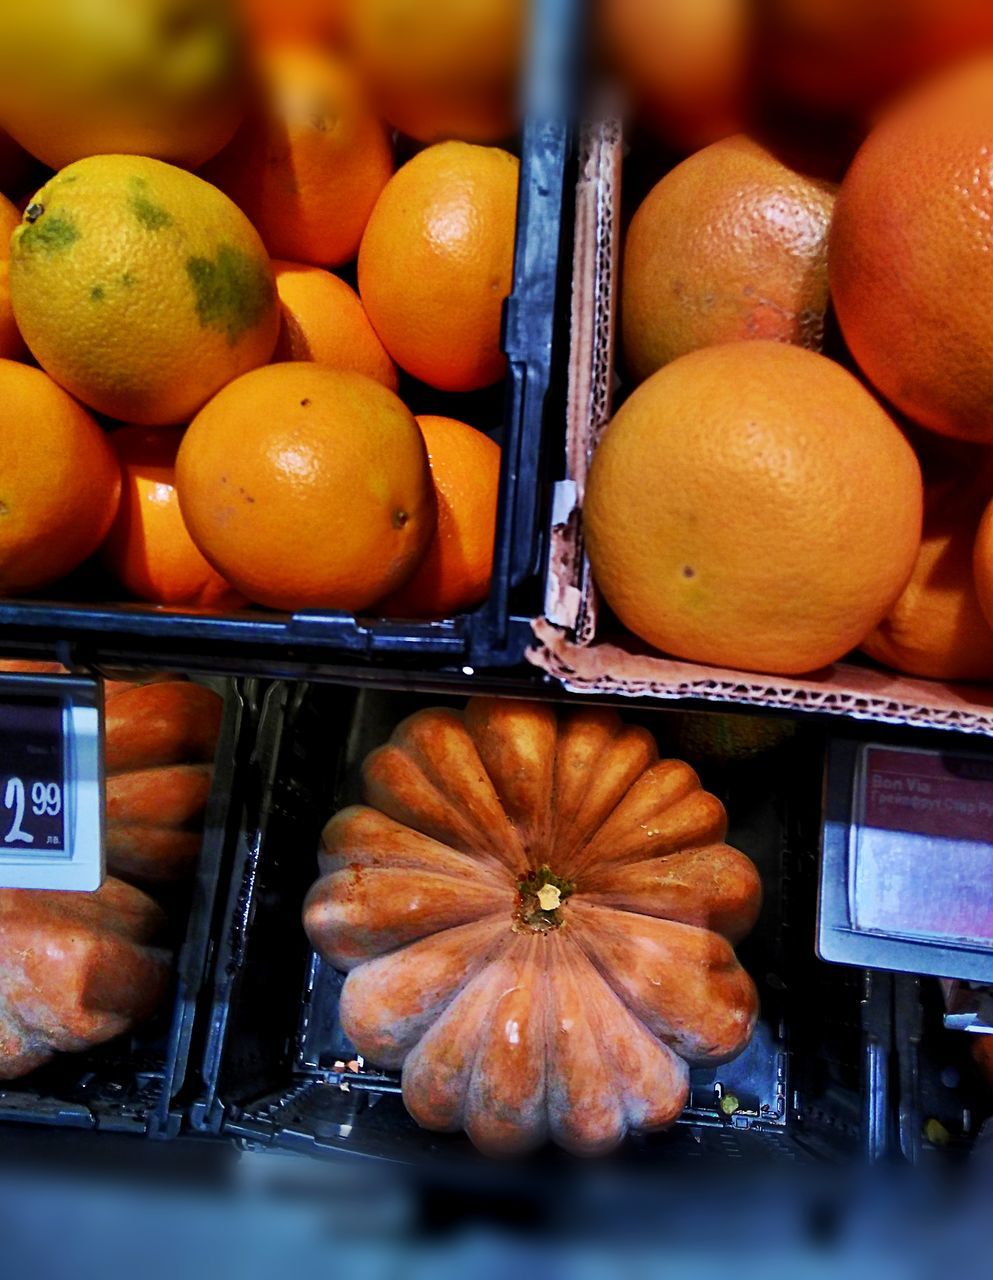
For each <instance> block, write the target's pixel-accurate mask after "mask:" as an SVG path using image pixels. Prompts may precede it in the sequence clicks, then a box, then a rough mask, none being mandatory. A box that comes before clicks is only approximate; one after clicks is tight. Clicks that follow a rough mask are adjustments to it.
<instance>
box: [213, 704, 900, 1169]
mask: <svg viewBox="0 0 993 1280" xmlns="http://www.w3.org/2000/svg"><path fill="white" fill-rule="evenodd" d="M442 701H447V702H448V703H449V704H451V705H456V706H459V705H461V700H455V699H451V698H449V699H439V698H437V697H431V698H426V697H425V696H424V695H423V694H417V693H386V692H383V691H381V690H372V689H363V690H356V689H334V688H332V687H330V686H323V685H314V686H311V687H310V688H309V689H308V688H306V687H302V686H301V687H297V688H296V689H291V688H290V687H289V686H286V685H279V684H277V685H274V686H272V688H271V689H270V691H269V693H268V695H267V700H266V704H265V707H264V709H263V713H262V720H261V724H260V732H259V740H258V745H257V748H256V751H255V753H254V755H253V759H252V765H251V776H250V779H249V781H248V783H247V785H246V795H247V796H250V797H258V804H257V814H258V826H257V828H255V827H253V819H252V815H251V814H249V813H246V821H245V831H244V833H243V835H242V837H241V840H240V850H241V852H240V870H239V867H238V866H236V867H235V870H234V875H233V882H232V885H231V889H230V894H229V900H228V907H227V914H226V918H225V922H224V928H223V930H222V935H221V938H220V942H219V950H218V957H217V966H216V978H215V990H214V1003H213V1009H212V1015H211V1034H210V1043H209V1051H208V1055H207V1061H206V1062H205V1066H204V1071H203V1075H204V1079H205V1081H206V1082H207V1091H206V1094H205V1096H204V1098H203V1099H201V1100H200V1101H199V1102H198V1103H197V1105H196V1107H195V1108H194V1117H195V1123H196V1125H197V1127H199V1128H201V1129H204V1130H207V1131H210V1132H214V1133H225V1134H227V1135H229V1136H230V1137H234V1138H237V1139H239V1140H241V1141H244V1142H248V1143H251V1144H261V1145H263V1146H271V1147H277V1148H282V1149H287V1150H296V1151H305V1152H308V1153H309V1154H312V1155H324V1156H334V1155H347V1154H354V1155H360V1156H366V1157H374V1158H380V1159H388V1160H392V1161H398V1162H401V1163H416V1164H418V1165H420V1164H423V1163H424V1162H425V1161H428V1162H433V1161H437V1162H439V1163H440V1164H442V1165H444V1164H445V1163H446V1162H458V1163H459V1164H460V1165H461V1164H462V1163H463V1162H464V1163H465V1164H466V1166H467V1167H477V1166H479V1165H481V1164H483V1163H485V1162H484V1161H483V1159H482V1157H478V1156H476V1154H475V1153H474V1151H473V1150H472V1148H471V1146H470V1144H469V1142H468V1140H467V1139H466V1138H464V1137H463V1136H461V1135H458V1136H450V1135H439V1134H434V1133H429V1132H426V1131H424V1130H422V1129H420V1128H418V1126H417V1125H416V1124H415V1123H414V1122H413V1120H411V1119H410V1118H409V1117H408V1115H407V1113H406V1111H405V1110H404V1108H403V1105H402V1101H401V1099H400V1097H399V1096H398V1094H399V1081H398V1078H397V1076H396V1074H395V1073H392V1072H381V1071H379V1070H378V1069H377V1068H376V1066H375V1064H373V1063H367V1062H362V1061H361V1060H360V1059H359V1058H358V1056H357V1055H356V1053H355V1050H354V1048H353V1046H352V1045H351V1044H350V1043H349V1042H348V1040H347V1038H346V1037H345V1035H344V1033H343V1031H342V1028H341V1025H340V1022H339V1018H338V1004H339V994H340V990H341V986H342V983H343V981H344V979H343V976H342V975H341V974H340V973H338V972H337V971H335V970H334V969H333V968H332V967H331V966H329V965H328V964H326V963H325V962H324V961H323V960H322V959H321V958H320V957H319V956H317V955H316V953H314V952H313V951H312V950H311V949H310V947H309V944H308V942H307V939H306V937H305V935H304V933H303V929H302V927H301V923H300V912H301V907H302V903H303V898H304V896H305V894H306V892H307V890H308V888H309V887H310V884H311V883H312V882H313V879H314V877H315V874H316V863H315V850H316V848H317V844H318V840H319V837H320V832H321V829H322V827H323V825H324V823H325V821H326V820H327V818H329V817H330V816H331V814H332V813H333V812H334V811H335V810H336V809H337V808H338V807H340V806H341V805H344V804H347V803H350V802H353V801H354V800H355V799H356V798H357V797H358V794H359V790H358V772H359V767H360V765H361V762H362V760H363V759H364V757H365V755H366V754H367V752H368V751H369V750H371V749H372V748H373V747H375V746H378V745H380V744H381V743H382V742H384V741H385V740H386V739H387V738H388V737H389V735H390V733H391V732H392V730H393V728H394V727H395V725H396V724H397V723H398V722H399V721H400V720H401V719H403V718H404V717H405V716H406V715H409V714H411V713H412V712H413V711H415V710H418V709H420V708H422V707H423V706H425V705H428V704H429V703H438V702H442ZM666 717H667V713H666V712H664V711H658V710H655V709H647V710H644V711H643V712H641V714H640V715H639V714H635V715H634V716H633V717H632V718H633V719H635V720H640V722H641V723H643V724H644V725H645V726H646V727H648V728H650V729H652V730H653V731H654V732H656V733H657V734H658V733H661V732H662V731H663V729H664V726H665V723H666ZM823 756H824V741H823V737H822V735H821V734H820V733H819V732H818V731H817V730H816V729H814V728H813V726H807V727H806V730H805V731H804V732H803V733H801V734H799V735H798V736H797V737H796V738H794V739H792V740H791V741H790V742H789V743H788V744H786V747H785V748H784V749H780V750H778V751H776V752H774V753H773V754H771V755H770V756H768V757H766V758H760V759H758V760H755V761H750V762H744V763H739V764H735V765H733V766H729V767H721V768H714V769H711V770H709V771H708V770H707V769H706V768H703V767H701V770H700V772H701V778H702V781H703V784H704V786H705V787H707V788H708V789H709V790H712V791H714V792H715V794H717V795H718V796H719V797H720V798H721V799H722V801H723V802H724V803H725V806H726V808H727V809H728V811H729V813H730V816H731V825H730V829H729V834H728V840H729V842H730V843H731V844H733V845H736V846H737V847H739V848H741V849H742V850H743V851H744V852H745V853H747V854H748V855H749V856H750V857H752V859H753V860H754V861H755V862H756V864H757V865H758V866H759V869H760V871H761V874H762V878H763V885H764V893H765V903H764V907H763V911H762V914H761V916H760V919H759V923H758V925H757V926H756V928H755V930H754V931H753V934H752V936H751V937H750V938H749V939H748V940H747V941H746V942H745V943H743V944H742V945H741V946H740V947H739V955H740V957H741V959H742V963H743V964H744V965H745V967H746V968H747V969H748V971H749V972H750V973H751V974H752V976H753V978H754V979H755V980H756V982H757V984H758V987H759V991H760V997H761V1002H762V1013H761V1016H760V1021H759V1025H758V1027H757V1030H756V1034H755V1036H754V1038H753V1040H752V1042H751V1044H750V1046H749V1047H748V1048H747V1049H746V1050H745V1051H744V1052H743V1053H742V1054H741V1055H739V1057H738V1058H736V1059H734V1060H733V1061H732V1062H730V1063H726V1064H723V1065H722V1066H719V1067H715V1068H713V1067H712V1068H701V1069H695V1070H693V1071H692V1073H691V1096H690V1102H689V1106H688V1108H687V1110H686V1112H685V1114H684V1115H683V1117H682V1118H681V1119H680V1121H679V1122H678V1124H677V1126H676V1127H675V1128H674V1129H673V1130H672V1131H670V1132H669V1133H666V1134H660V1135H651V1136H640V1137H637V1138H629V1139H628V1140H627V1142H626V1143H625V1144H624V1147H623V1149H622V1153H621V1158H622V1159H623V1160H624V1161H627V1160H628V1159H633V1160H635V1161H637V1160H640V1159H643V1158H644V1159H647V1158H649V1157H651V1158H653V1159H657V1160H659V1161H666V1160H667V1159H668V1158H669V1156H668V1153H669V1152H670V1151H675V1150H677V1149H680V1148H681V1144H683V1143H684V1141H685V1138H684V1137H683V1135H684V1134H686V1133H689V1134H690V1135H692V1136H691V1141H692V1143H693V1144H694V1150H695V1151H697V1152H699V1151H700V1150H701V1147H700V1145H699V1144H701V1143H703V1144H704V1146H705V1148H706V1150H708V1151H710V1152H711V1153H713V1152H714V1151H717V1150H723V1149H724V1147H723V1146H722V1142H723V1141H724V1136H726V1137H728V1138H730V1137H731V1136H732V1135H733V1136H734V1139H735V1141H734V1142H733V1143H732V1145H736V1144H737V1148H738V1149H740V1143H739V1142H738V1139H741V1140H745V1139H749V1140H751V1139H754V1143H758V1146H755V1145H754V1143H753V1144H752V1145H751V1146H750V1149H752V1150H756V1151H757V1150H758V1149H759V1148H760V1147H761V1145H762V1144H761V1142H760V1139H761V1140H762V1141H767V1142H768V1143H772V1144H775V1145H776V1146H777V1149H783V1150H785V1149H788V1150H789V1152H790V1154H791V1156H793V1157H796V1158H802V1159H821V1160H837V1159H852V1158H859V1156H860V1155H861V1154H862V1151H863V1148H864V1141H863V1134H862V1127H861V1116H862V1097H861V1090H862V1078H861V1070H862V1066H863V1042H862V1035H861V1027H860V1021H859V994H860V989H861V988H860V986H859V977H860V975H859V973H858V972H857V971H850V970H846V969H840V968H838V967H836V966H829V965H825V964H822V963H821V962H820V961H818V960H817V959H816V957H815V956H814V954H813V946H812V939H813V922H814V913H815V895H816V857H817V835H818V832H819V805H820V775H821V771H822V768H823ZM829 1009H831V1010H836V1012H835V1013H834V1014H831V1013H828V1012H826V1011H827V1010H829ZM349 1064H352V1065H351V1066H350V1065H349ZM886 1105H887V1100H886V1098H885V1097H883V1098H880V1099H877V1106H880V1107H883V1108H885V1106H886ZM704 1134H710V1135H711V1136H710V1137H706V1138H705V1137H703V1136H702V1135H704ZM722 1135H723V1136H722ZM746 1145H748V1144H747V1143H746ZM569 1159H570V1157H566V1156H563V1155H562V1153H558V1152H554V1151H543V1152H540V1153H538V1154H537V1155H536V1156H534V1157H531V1158H530V1159H529V1161H528V1162H526V1163H527V1164H528V1165H529V1167H530V1166H533V1167H535V1168H539V1167H545V1166H546V1165H548V1164H549V1162H553V1163H555V1165H556V1167H558V1166H559V1165H560V1164H562V1162H566V1163H567V1162H568V1160H569Z"/></svg>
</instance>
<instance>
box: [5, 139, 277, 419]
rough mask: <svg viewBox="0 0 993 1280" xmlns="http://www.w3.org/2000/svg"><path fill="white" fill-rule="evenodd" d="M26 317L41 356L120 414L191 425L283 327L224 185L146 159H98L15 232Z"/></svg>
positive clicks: (261, 262) (41, 199)
mask: <svg viewBox="0 0 993 1280" xmlns="http://www.w3.org/2000/svg"><path fill="white" fill-rule="evenodd" d="M10 296H11V301H12V303H13V306H14V315H15V316H16V318H17V324H18V327H19V329H20V331H21V334H22V335H23V337H24V340H25V342H26V343H27V344H28V347H29V348H30V350H31V353H32V355H34V356H35V358H36V359H37V360H38V362H39V364H41V365H42V366H43V368H45V369H46V370H47V371H48V372H49V373H50V374H51V375H52V377H53V378H55V380H56V381H57V382H60V383H61V384H62V385H63V386H64V387H65V388H66V390H67V391H71V392H72V394H73V395H74V396H76V397H78V399H80V400H82V401H83V403H84V404H87V405H89V406H90V407H91V408H93V409H97V410H99V411H100V412H101V413H106V414H109V415H110V416H111V417H113V418H120V419H121V420H122V421H125V422H135V423H138V424H141V425H151V426H159V425H164V424H168V423H176V422H185V421H187V420H188V419H189V417H190V416H191V415H192V414H194V413H195V412H196V411H197V409H199V408H200V406H201V405H202V404H203V403H204V401H206V400H207V399H208V398H209V397H210V396H211V395H213V393H214V392H215V391H217V390H218V388H220V387H222V386H223V385H224V384H225V383H226V382H229V381H230V380H231V379H232V378H234V377H237V376H238V374H239V373H244V372H245V371H246V370H248V369H252V368H254V367H255V366H256V365H260V364H264V363H265V362H266V361H267V360H268V359H269V357H270V355H271V354H272V349H273V347H274V346H275V343H276V336H277V333H278V331H279V301H278V299H277V297H276V289H275V285H274V284H273V280H272V272H271V270H270V267H269V257H268V255H267V254H266V251H265V247H264V245H263V244H262V242H261V240H260V239H259V237H258V235H257V234H256V232H255V230H254V228H253V227H252V225H251V224H250V223H249V222H248V220H247V219H246V217H245V215H244V214H243V213H241V212H240V211H239V210H238V209H236V208H235V206H234V205H233V204H232V203H231V201H230V200H228V198H227V196H225V195H223V194H222V193H221V192H220V191H218V190H217V188H216V187H212V186H211V185H210V184H209V183H207V182H204V181H203V179H202V178H197V177H195V176H194V175H193V174H192V173H187V172H186V171H185V170H183V169H177V168H174V167H173V166H172V165H168V164H163V163H162V162H161V161H160V160H148V159H146V158H145V157H143V156H91V157H90V158H89V159H87V160H79V161H77V162H76V164H73V165H70V166H69V167H68V168H66V169H63V170H62V171H61V172H60V173H57V174H56V175H55V177H54V178H52V179H51V181H50V182H48V183H46V184H45V186H44V187H42V189H41V190H40V191H39V192H37V194H36V195H35V196H34V199H33V200H32V202H31V203H30V204H29V205H28V208H27V210H26V212H25V215H24V221H23V223H22V224H21V226H20V227H19V228H18V229H17V230H16V231H15V232H14V237H13V241H12V243H11V258H10Z"/></svg>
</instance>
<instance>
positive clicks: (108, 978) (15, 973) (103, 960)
mask: <svg viewBox="0 0 993 1280" xmlns="http://www.w3.org/2000/svg"><path fill="white" fill-rule="evenodd" d="M164 926H165V916H164V914H163V912H162V910H161V908H160V907H159V906H157V904H156V903H155V902H153V901H152V899H151V898H149V897H147V896H146V895H145V894H144V893H142V892H141V890H139V889H136V888H134V887H133V886H132V885H129V884H125V883H124V882H123V881H121V880H115V879H113V878H108V879H107V880H105V881H104V883H103V885H102V886H101V887H100V888H99V889H98V890H97V891H96V892H95V893H56V892H51V891H49V890H43V889H0V1079H3V1080H12V1079H15V1078H16V1077H17V1076H22V1075H25V1074H27V1072H29V1071H32V1070H34V1068H35V1067H38V1066H40V1065H41V1064H42V1063H44V1062H47V1061H48V1060H49V1059H50V1058H52V1057H54V1056H55V1054H56V1053H58V1052H60V1051H64V1050H80V1049H87V1048H91V1047H92V1046H94V1045H98V1044H101V1043H103V1042H104V1041H105V1040H111V1039H113V1038H114V1037H115V1036H119V1035H122V1034H123V1033H124V1032H125V1031H128V1030H129V1029H130V1028H131V1027H133V1026H134V1025H135V1024H136V1023H139V1022H141V1021H143V1020H144V1019H146V1018H147V1017H148V1016H149V1015H150V1014H151V1013H152V1012H153V1011H154V1010H155V1008H156V1006H157V1005H158V1004H159V1003H160V1001H161V1000H162V998H163V996H164V995H165V993H166V990H167V988H168V983H169V959H170V957H169V955H168V953H167V952H166V951H163V950H161V949H160V948H159V947H156V946H155V945H154V943H155V941H156V939H157V938H158V937H159V936H160V934H161V933H162V931H163V929H164Z"/></svg>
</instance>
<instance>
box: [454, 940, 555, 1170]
mask: <svg viewBox="0 0 993 1280" xmlns="http://www.w3.org/2000/svg"><path fill="white" fill-rule="evenodd" d="M545 951H546V939H545V938H544V937H542V936H541V935H539V934H534V933H529V934H526V935H525V934H518V935H515V936H514V940H513V943H512V944H511V946H510V948H509V949H508V952H507V956H508V961H509V963H510V965H511V967H512V973H511V975H509V976H510V977H511V981H510V984H509V985H508V986H506V987H505V988H504V989H503V990H502V991H500V993H499V994H498V995H497V997H496V999H495V1000H494V1002H493V1004H492V1006H491V1008H490V1011H489V1016H488V1017H487V1019H486V1022H485V1023H484V1030H483V1034H482V1036H481V1037H480V1045H479V1048H478V1050H477V1055H476V1059H475V1062H474V1063H473V1069H472V1072H471V1073H470V1076H469V1084H468V1088H467V1090H466V1112H465V1130H466V1133H468V1135H469V1137H470V1139H471V1140H472V1141H473V1143H475V1145H476V1146H477V1147H478V1148H479V1149H480V1150H481V1151H484V1152H486V1151H492V1152H494V1153H496V1152H500V1153H506V1154H523V1153H524V1152H526V1151H531V1150H533V1149H534V1148H535V1147H536V1146H539V1145H540V1144H541V1143H542V1142H544V1140H545V1137H546V1134H547V1123H548V1118H547V1109H546V1096H547V1077H548V1072H547V1060H546V1059H547V1043H546V1034H545V1032H546V1019H547V1014H546V1010H547V1003H548V1002H547V998H546V989H545V983H543V982H542V976H543V973H544V955H545ZM508 1006H509V1007H508ZM529 1083H530V1085H531V1089H530V1092H528V1091H527V1086H528V1084H529ZM518 1091H520V1092H518Z"/></svg>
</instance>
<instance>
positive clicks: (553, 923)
mask: <svg viewBox="0 0 993 1280" xmlns="http://www.w3.org/2000/svg"><path fill="white" fill-rule="evenodd" d="M575 888H576V886H575V884H574V883H573V881H572V880H565V879H563V878H562V876H557V875H556V874H555V872H554V871H553V870H552V869H551V867H539V868H538V869H537V871H529V872H528V874H527V875H526V876H525V877H524V879H523V880H519V881H518V882H517V911H516V913H515V915H514V928H515V930H517V931H522V930H525V929H527V930H530V931H531V932H533V933H548V932H549V931H550V930H552V929H561V927H562V926H563V924H565V918H564V916H563V914H562V904H563V903H564V902H565V900H566V898H568V897H569V895H570V894H571V893H572V892H573V891H574V890H575Z"/></svg>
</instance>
